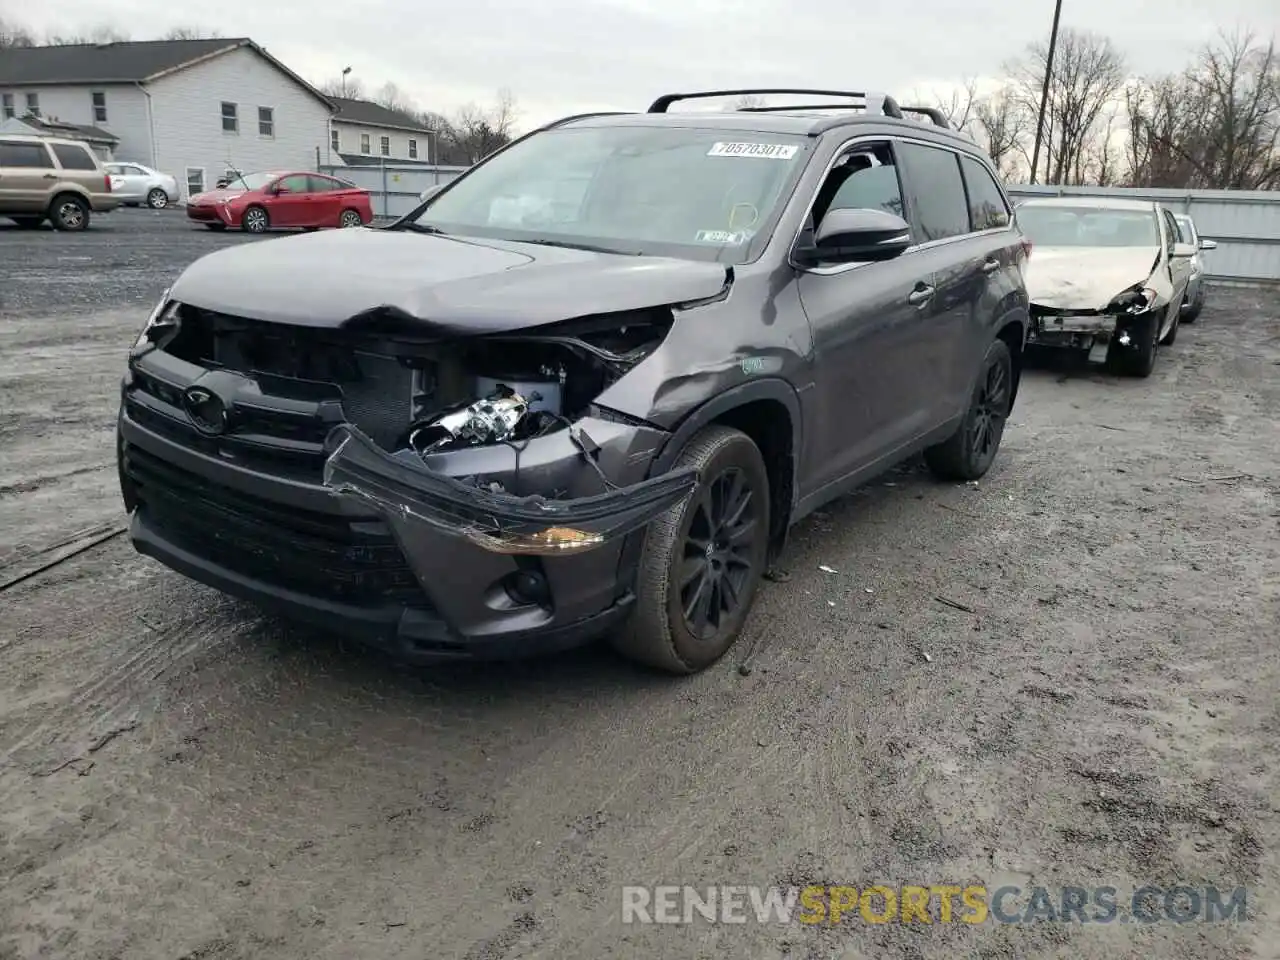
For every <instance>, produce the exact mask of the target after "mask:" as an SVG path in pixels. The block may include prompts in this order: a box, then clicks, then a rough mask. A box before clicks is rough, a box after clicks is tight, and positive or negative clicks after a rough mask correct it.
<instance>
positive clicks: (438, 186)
mask: <svg viewBox="0 0 1280 960" xmlns="http://www.w3.org/2000/svg"><path fill="white" fill-rule="evenodd" d="M443 189H444V184H443V183H433V184H432V185H431V186H429V187H427V189H425V190H423V191H422V192H421V193H420V194H418V202H419V203H426V202H427V201H428V200H430V199H431V198H432V197H434V196H435V195H436V194H437V193H439V192H440V191H441V190H443Z"/></svg>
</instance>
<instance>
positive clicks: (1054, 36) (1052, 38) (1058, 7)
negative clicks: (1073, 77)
mask: <svg viewBox="0 0 1280 960" xmlns="http://www.w3.org/2000/svg"><path fill="white" fill-rule="evenodd" d="M1061 17H1062V0H1056V2H1055V3H1054V7H1053V29H1052V30H1050V31H1049V52H1048V54H1047V55H1046V56H1045V58H1044V87H1043V88H1042V89H1041V90H1040V114H1039V116H1038V117H1037V118H1036V145H1035V147H1034V148H1033V149H1032V151H1031V182H1032V183H1033V184H1034V183H1035V182H1036V168H1037V167H1038V166H1039V165H1040V143H1041V140H1043V138H1044V114H1045V110H1046V109H1047V108H1048V106H1049V81H1050V79H1051V78H1052V77H1053V51H1054V49H1055V48H1056V47H1057V46H1058V21H1059V20H1060V19H1061Z"/></svg>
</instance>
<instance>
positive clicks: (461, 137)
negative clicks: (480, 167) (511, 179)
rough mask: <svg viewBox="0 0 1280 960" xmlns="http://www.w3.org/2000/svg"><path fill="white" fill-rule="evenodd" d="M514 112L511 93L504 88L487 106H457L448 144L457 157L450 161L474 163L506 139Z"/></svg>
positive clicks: (512, 133) (511, 131)
mask: <svg viewBox="0 0 1280 960" xmlns="http://www.w3.org/2000/svg"><path fill="white" fill-rule="evenodd" d="M518 112H519V111H518V109H517V107H516V100H515V97H514V96H513V95H512V93H511V91H510V90H507V89H505V88H504V89H502V90H499V91H498V96H497V100H496V101H495V102H494V105H493V106H492V107H490V108H488V109H485V108H483V107H479V106H477V105H476V104H474V103H469V104H466V105H465V106H463V107H462V108H461V109H459V110H458V113H457V116H456V117H455V118H454V121H453V123H452V124H451V137H450V140H451V143H450V146H451V147H452V148H453V155H454V156H456V158H457V159H456V160H455V161H454V162H458V163H463V164H472V163H478V162H479V161H480V160H483V159H484V158H485V157H487V156H488V155H489V154H491V153H493V152H494V151H495V150H498V149H501V148H502V147H504V146H506V145H507V144H508V143H510V142H511V140H512V139H513V137H514V136H515V123H516V117H517V115H518Z"/></svg>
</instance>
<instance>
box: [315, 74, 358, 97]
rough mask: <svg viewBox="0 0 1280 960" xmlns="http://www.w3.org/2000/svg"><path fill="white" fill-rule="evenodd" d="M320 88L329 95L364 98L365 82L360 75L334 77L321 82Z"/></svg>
mask: <svg viewBox="0 0 1280 960" xmlns="http://www.w3.org/2000/svg"><path fill="white" fill-rule="evenodd" d="M319 90H320V92H321V93H323V94H324V95H325V96H327V97H347V98H349V99H351V100H363V99H365V95H364V83H363V81H361V79H360V78H359V77H355V78H352V77H346V78H345V79H344V78H343V77H333V78H332V79H329V80H326V81H325V82H324V83H322V84H320V87H319Z"/></svg>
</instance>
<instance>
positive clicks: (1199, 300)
mask: <svg viewBox="0 0 1280 960" xmlns="http://www.w3.org/2000/svg"><path fill="white" fill-rule="evenodd" d="M1203 309H1204V281H1203V280H1201V281H1200V289H1199V290H1197V291H1196V298H1195V299H1194V300H1193V301H1191V306H1190V307H1188V308H1187V312H1186V314H1185V315H1184V316H1183V318H1182V322H1183V323H1195V322H1196V321H1197V320H1199V319H1200V311H1201V310H1203Z"/></svg>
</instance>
